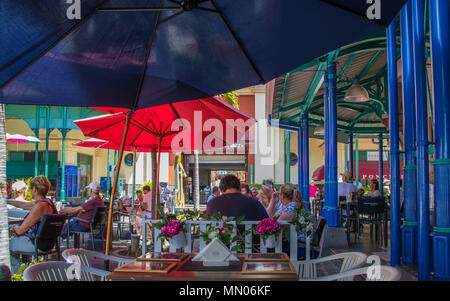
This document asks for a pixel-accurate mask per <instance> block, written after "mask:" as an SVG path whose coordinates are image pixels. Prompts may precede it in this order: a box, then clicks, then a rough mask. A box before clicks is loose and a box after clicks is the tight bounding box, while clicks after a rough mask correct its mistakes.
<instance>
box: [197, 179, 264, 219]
mask: <svg viewBox="0 0 450 301" xmlns="http://www.w3.org/2000/svg"><path fill="white" fill-rule="evenodd" d="M240 186H241V182H240V181H239V179H238V178H237V177H236V176H233V175H229V176H226V177H224V178H223V179H222V180H221V181H220V185H219V188H220V190H221V191H222V195H220V196H217V197H215V198H213V199H212V200H211V201H209V203H208V205H207V207H206V213H207V215H208V216H212V215H213V214H214V213H216V212H220V213H221V214H222V216H228V217H230V216H233V217H234V218H235V219H236V218H238V217H241V216H244V217H245V218H244V220H245V221H259V220H262V219H265V218H268V217H269V216H268V215H267V212H266V210H265V209H264V207H263V206H262V205H261V203H260V202H258V200H256V199H254V198H252V197H248V196H246V195H243V194H241V192H240Z"/></svg>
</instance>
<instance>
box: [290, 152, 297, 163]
mask: <svg viewBox="0 0 450 301" xmlns="http://www.w3.org/2000/svg"><path fill="white" fill-rule="evenodd" d="M289 161H290V163H291V166H294V165H295V164H297V162H298V156H297V154H296V153H291V154H290V159H289Z"/></svg>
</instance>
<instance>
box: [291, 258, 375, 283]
mask: <svg viewBox="0 0 450 301" xmlns="http://www.w3.org/2000/svg"><path fill="white" fill-rule="evenodd" d="M366 260H367V255H366V254H364V253H361V252H346V253H340V254H335V255H331V256H327V257H323V258H318V259H313V260H309V261H308V260H305V261H299V262H298V263H296V270H297V274H298V276H299V280H306V279H317V280H319V279H322V278H319V277H318V276H317V275H318V274H319V273H318V271H320V270H321V269H325V267H326V269H331V268H334V269H335V271H334V274H332V275H328V276H325V277H323V278H324V279H326V277H332V276H335V275H343V274H344V273H345V272H348V271H350V270H352V269H355V268H359V267H361V266H362V265H363V264H365V263H366ZM321 265H322V266H321ZM353 277H354V275H347V276H346V277H342V278H341V277H338V278H337V279H335V280H344V281H345V280H353Z"/></svg>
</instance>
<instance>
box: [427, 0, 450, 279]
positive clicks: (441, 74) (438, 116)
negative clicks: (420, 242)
mask: <svg viewBox="0 0 450 301" xmlns="http://www.w3.org/2000/svg"><path fill="white" fill-rule="evenodd" d="M449 18H450V3H449V1H448V0H433V1H430V32H431V53H432V56H431V57H432V64H433V82H434V104H435V108H436V110H435V115H434V118H435V119H434V121H435V132H434V133H435V142H436V160H435V161H434V163H433V164H434V179H435V180H434V181H435V182H434V185H435V191H436V195H435V209H434V214H435V227H434V229H433V235H432V237H433V267H434V277H436V278H439V279H446V280H449V279H450V185H449V183H450V19H449Z"/></svg>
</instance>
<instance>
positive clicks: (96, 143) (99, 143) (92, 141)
mask: <svg viewBox="0 0 450 301" xmlns="http://www.w3.org/2000/svg"><path fill="white" fill-rule="evenodd" d="M72 145H73V146H79V147H88V148H101V149H111V150H120V145H118V144H115V143H112V142H110V141H106V140H101V139H96V138H89V139H86V140H83V141H80V142H77V143H73V144H72ZM133 148H134V147H132V146H125V147H124V151H126V152H132V151H133ZM157 148H158V146H157V145H154V146H152V147H150V148H149V147H136V148H135V149H136V152H138V153H149V152H151V151H152V149H157ZM183 151H185V150H184V148H183V147H180V148H178V149H177V148H161V152H162V153H171V152H174V153H178V152H180V153H181V152H183Z"/></svg>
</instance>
